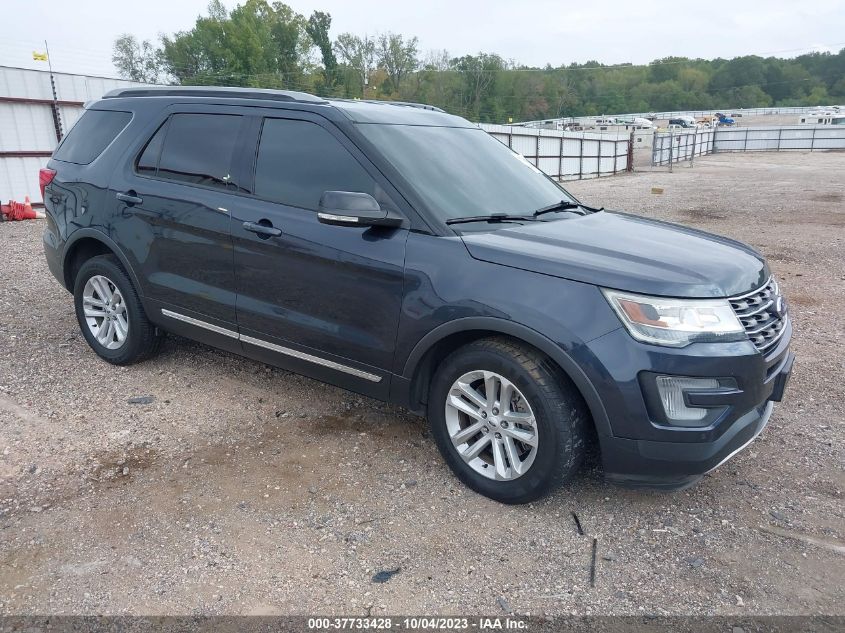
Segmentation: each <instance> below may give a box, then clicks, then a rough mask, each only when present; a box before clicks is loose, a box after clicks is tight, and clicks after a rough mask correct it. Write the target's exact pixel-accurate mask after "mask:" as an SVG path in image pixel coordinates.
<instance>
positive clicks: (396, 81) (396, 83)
mask: <svg viewBox="0 0 845 633" xmlns="http://www.w3.org/2000/svg"><path fill="white" fill-rule="evenodd" d="M376 59H377V60H378V63H379V66H381V67H382V68H383V69H384V71H385V72H386V73H387V80H388V83H389V85H390V91H391V93H392V94H396V95H398V94H399V93H400V90H401V88H402V80H403V79H405V77H406V76H407V75H408V74H409V73H410V72H412V71H414V70H416V68H417V66H418V65H419V59H418V58H417V38H416V37H411V38H408V39H407V40H406V39H405V38H404V37H403V36H402V35H399V34H396V33H384V34H382V35H380V36H379V38H378V45H377V46H376Z"/></svg>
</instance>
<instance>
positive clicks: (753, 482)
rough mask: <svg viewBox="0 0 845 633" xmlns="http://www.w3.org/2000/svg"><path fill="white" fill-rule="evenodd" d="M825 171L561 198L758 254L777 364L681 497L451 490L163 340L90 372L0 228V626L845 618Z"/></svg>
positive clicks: (843, 414) (8, 228)
mask: <svg viewBox="0 0 845 633" xmlns="http://www.w3.org/2000/svg"><path fill="white" fill-rule="evenodd" d="M843 174H845V153H814V154H803V153H802V154H799V153H781V154H774V153H760V154H747V155H740V154H732V155H729V156H721V155H715V156H709V157H706V158H702V159H699V160H697V161H696V163H695V166H694V167H693V168H685V167H676V168H675V170H674V172H673V173H671V174H669V173H667V172H665V171H649V172H643V173H634V174H630V175H625V176H618V177H613V178H606V179H601V180H592V181H582V182H575V183H567V187H568V188H569V189H570V190H571V191H573V193H575V194H576V195H578V196H579V197H580V198H581V199H582V200H583V201H584V202H586V203H588V204H593V205H604V206H606V207H607V208H622V209H626V210H628V211H631V212H634V213H639V214H643V215H645V216H649V217H655V218H661V219H667V220H672V221H676V222H681V223H684V224H688V225H693V226H696V227H700V228H703V229H707V230H711V231H714V232H717V233H721V234H725V235H729V236H731V237H735V238H738V239H740V240H744V241H747V242H750V243H751V244H753V245H754V246H755V247H757V248H759V249H760V250H761V251H762V252H763V253H764V254H765V255H766V256H767V257H768V258H769V261H770V263H771V266H772V268H773V270H774V272H775V274H776V275H777V278H778V280H779V281H780V282H781V284H782V286H783V289H784V290H785V293H786V295H787V296H788V298H789V300H790V302H791V310H792V317H793V319H794V323H795V338H794V344H793V349H794V351H795V352H796V354H797V356H798V360H797V362H796V366H795V372H794V377H793V380H792V383H791V384H790V387H789V390H788V392H787V396H786V401H785V402H784V403H782V404H781V405H779V406H777V407H776V408H775V413H774V415H773V417H772V420H771V422H770V424H769V426H768V428H767V430H766V431H765V433H764V434H763V435H762V436H761V437H760V438H759V439H758V440H757V441H755V442H754V443H753V444H752V445H751V446H749V447H748V448H747V449H746V450H745V451H744V452H743V453H741V454H740V455H738V456H737V457H736V458H735V459H734V460H732V461H731V462H729V463H727V464H725V465H724V466H722V467H721V468H720V469H718V470H717V471H715V472H714V473H713V474H711V475H708V476H707V477H705V479H704V480H703V481H702V482H701V483H700V484H698V485H697V486H696V487H694V488H692V489H690V490H687V491H684V492H679V493H674V494H665V493H650V492H635V491H627V490H624V489H621V488H617V487H614V486H611V485H608V484H606V483H604V482H603V480H602V478H601V474H600V472H598V471H596V470H592V471H589V472H586V473H585V474H584V475H583V476H581V477H580V478H579V479H578V480H576V481H575V482H573V483H572V484H571V485H568V486H567V487H565V488H564V489H563V490H561V491H560V492H558V493H557V494H555V495H554V496H552V497H550V498H547V499H545V500H543V501H541V502H538V503H534V504H531V505H527V506H522V507H506V506H502V505H499V504H497V503H494V502H492V501H489V500H487V499H485V498H483V497H480V496H478V495H476V494H474V493H472V492H469V491H468V490H466V489H465V488H464V487H463V486H461V485H460V484H459V483H458V482H457V481H456V480H455V479H454V478H453V477H452V475H451V474H450V473H449V471H448V470H447V468H446V466H445V465H444V464H443V463H442V461H441V459H440V457H439V455H438V453H437V451H436V449H435V446H434V444H433V442H432V440H431V438H430V437H429V435H428V433H427V430H426V425H425V423H424V421H422V420H420V419H417V418H414V417H413V416H411V415H409V414H407V413H405V412H403V411H401V410H398V409H395V408H391V407H388V406H386V405H382V404H379V403H376V402H373V401H371V400H368V399H364V398H361V397H358V396H356V395H353V394H350V393H347V392H344V391H341V390H339V389H336V388H333V387H329V386H325V385H322V384H319V383H316V382H314V381H311V380H308V379H306V378H302V377H299V376H296V375H293V374H290V373H286V372H284V371H281V370H277V369H273V368H270V367H267V366H264V365H261V364H257V363H255V362H252V361H248V360H244V359H242V358H239V357H237V356H234V355H230V354H227V353H224V352H220V351H216V350H214V349H211V348H209V347H206V346H203V345H199V344H196V343H192V342H190V341H187V340H184V339H176V338H169V339H168V340H167V342H166V344H165V346H164V349H163V351H162V353H161V354H160V355H159V356H157V357H156V358H154V359H152V360H150V361H148V362H145V363H143V364H140V365H136V366H132V367H127V368H115V367H112V366H110V365H108V364H106V363H104V362H102V361H100V360H98V359H97V358H96V357H95V356H94V354H93V352H91V351H90V350H89V348H88V347H87V345H86V343H85V341H84V339H83V338H82V336H81V335H80V333H79V329H78V326H77V323H76V320H75V318H74V315H73V309H72V302H71V297H70V295H68V294H67V293H66V292H65V291H64V290H63V289H62V288H60V287H59V285H58V284H57V283H56V282H55V281H54V280H53V278H52V277H51V276H50V274H49V272H48V271H47V267H46V264H45V262H44V259H43V256H42V253H41V244H40V240H41V238H40V235H41V230H42V225H41V224H40V223H39V222H37V221H33V222H20V223H6V224H0V253H1V254H2V267H3V274H2V277H0V614H80V613H84V614H99V613H105V614H124V613H127V614H220V613H225V614H311V613H323V614H328V613H336V614H337V613H343V614H372V615H378V614H383V613H391V614H402V613H417V614H420V613H428V614H433V613H485V614H503V613H505V612H507V611H513V612H515V613H518V614H527V613H530V614H534V615H537V614H569V613H575V614H610V613H613V614H644V613H645V614H655V615H661V614H728V615H737V616H738V615H749V614H845V608H843V605H845V585H843V582H842V579H843V578H845V520H843V514H844V513H845V504H843V489H845V471H843V465H845V459H843V458H844V457H845V452H844V451H843V439H845V437H844V436H845V431H843V429H845V427H844V426H843V423H842V420H843V418H845V360H843V358H845V354H843V351H845V345H843V343H845V339H844V338H843V330H844V329H845V177H843ZM652 187H662V188H664V193H663V194H660V195H658V194H653V193H651V189H652ZM140 396H150V397H151V398H148V399H146V400H143V401H142V403H132V399H133V398H137V397H140ZM148 400H149V402H148ZM143 402H146V403H143ZM573 512H577V513H578V516H579V518H580V521H581V524H582V525H583V528H584V530H585V532H586V535H583V536H582V535H579V534H578V531H577V530H576V527H575V524H574V520H573V517H572V513H573ZM594 537H595V538H597V539H598V557H597V563H598V564H597V569H596V578H595V587H591V586H590V581H589V578H590V558H591V546H592V539H593V538H594ZM393 570H398V572H397V573H396V574H395V575H393V576H392V577H391V578H390V579H389V580H388V581H387V582H384V583H376V582H373V576H374V574H376V573H377V572H379V571H393Z"/></svg>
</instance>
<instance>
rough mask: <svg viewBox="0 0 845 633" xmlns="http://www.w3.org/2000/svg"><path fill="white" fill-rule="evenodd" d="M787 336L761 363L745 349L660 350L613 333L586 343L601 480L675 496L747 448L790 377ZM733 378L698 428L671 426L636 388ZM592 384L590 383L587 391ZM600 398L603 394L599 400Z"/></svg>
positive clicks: (746, 346)
mask: <svg viewBox="0 0 845 633" xmlns="http://www.w3.org/2000/svg"><path fill="white" fill-rule="evenodd" d="M789 328H790V331H788V332H787V333H786V335H785V336H784V337H783V339H782V340H781V341H780V342H779V344H778V345H777V347H776V349H774V350H770V351H769V353H768V354H767V355H765V356H763V355H761V354H760V353H759V352H757V351H756V348H754V346H753V345H752V344H751V343H750V342H747V343H746V342H742V343H735V344H724V343H723V344H721V346H719V345H692V346H689V347H688V348H684V349H680V350H679V349H674V350H673V349H663V348H655V346H651V345H642V344H639V343H636V342H635V341H633V340H632V339H630V337H628V335H627V333H625V332H619V331H617V332H613V333H610V334H609V335H606V336H605V337H603V339H604V340H602V339H598V340H597V341H593V342H592V343H591V344H590V351H591V352H592V353H593V354H595V356H594V359H593V360H594V361H597V362H598V363H600V365H598V364H594V365H593V368H594V369H596V368H600V369H601V370H603V371H604V372H606V375H605V376H604V377H603V378H604V379H603V380H599V382H600V384H602V385H603V387H604V388H603V389H602V390H600V394H601V397H602V400H603V401H604V403H605V407H606V409H607V413H608V418H609V421H610V427H611V431H612V432H611V433H610V434H609V435H604V436H602V435H600V437H599V440H600V443H601V453H602V463H603V466H604V471H605V477H606V478H607V479H608V480H609V481H612V482H614V483H619V484H622V485H626V486H631V487H644V488H657V489H664V490H676V489H681V488H685V487H687V486H690V485H692V484H693V483H695V482H696V481H698V480H699V479H701V477H702V476H703V475H704V474H706V473H707V472H709V471H711V470H713V469H714V468H717V467H718V466H720V465H721V464H723V463H724V462H726V461H727V460H729V459H730V458H731V457H733V456H734V455H736V454H737V453H738V452H739V451H741V450H742V449H743V448H745V447H746V446H747V445H748V444H750V443H751V442H752V441H753V440H754V438H756V437H757V436H758V435H759V434H760V433H761V432H762V431H763V429H764V428H765V426H766V424H767V423H768V421H769V417H770V416H771V414H772V410H773V407H774V402H778V401H780V400H781V399H782V397H783V393H784V390H785V388H786V385H787V383H788V381H789V378H790V376H791V372H792V365H793V361H794V355H793V354H792V353H791V352H790V351H789V339H790V336H791V326H789ZM658 374H669V375H678V376H695V377H719V378H733V379H734V380H735V381H736V384H737V387H738V388H737V389H736V390H735V391H734V392H732V393H730V394H729V395H728V396H726V398H728V400H726V402H725V403H724V404H725V406H724V409H723V410H724V413H723V414H722V415H720V417H719V418H718V419H716V420H715V421H714V422H713V423H712V424H709V425H708V426H706V427H680V426H675V427H673V426H672V425H671V424H668V423H667V422H666V420H665V419H661V418H660V416H659V415H657V414H656V412H657V410H658V408H661V409H662V407H661V405H660V404H659V402H658V403H655V402H654V397H655V394H654V393H650V392H649V390H648V389H644V388H643V385H644V383H646V382H647V381H648V380H650V379H651V380H653V376H654V375H658ZM595 380H596V378H594V384H596V382H595ZM602 392H603V393H602Z"/></svg>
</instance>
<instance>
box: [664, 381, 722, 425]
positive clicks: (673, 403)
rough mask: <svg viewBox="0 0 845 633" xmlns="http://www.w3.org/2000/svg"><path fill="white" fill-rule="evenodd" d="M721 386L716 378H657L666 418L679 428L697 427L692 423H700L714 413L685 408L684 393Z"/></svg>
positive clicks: (711, 410) (708, 410)
mask: <svg viewBox="0 0 845 633" xmlns="http://www.w3.org/2000/svg"><path fill="white" fill-rule="evenodd" d="M721 386H722V385H721V384H720V382H719V380H718V379H716V378H689V377H686V376H658V377H657V392H658V393H659V394H660V401H661V402H662V403H663V410H664V411H666V417H667V418H668V419H669V420H670V421H671V422H673V423H675V424H678V425H679V426H698V425H697V424H694V423H695V422H699V423H700V422H701V421H702V420H704V419H705V418H707V417H708V415H707V414H708V413H710V414H712V413H713V412H714V411H713V409H703V408H700V407H690V406H687V404H686V403H685V402H684V391H688V390H703V389H718V388H719V387H721ZM711 417H712V416H711Z"/></svg>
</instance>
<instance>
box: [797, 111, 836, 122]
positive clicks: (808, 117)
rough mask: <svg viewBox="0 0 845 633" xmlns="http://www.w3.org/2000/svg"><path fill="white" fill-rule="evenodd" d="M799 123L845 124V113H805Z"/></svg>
mask: <svg viewBox="0 0 845 633" xmlns="http://www.w3.org/2000/svg"><path fill="white" fill-rule="evenodd" d="M799 123H801V124H802V125H845V114H839V113H838V112H835V111H831V112H825V113H816V114H805V115H802V116H801V118H800V119H799Z"/></svg>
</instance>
